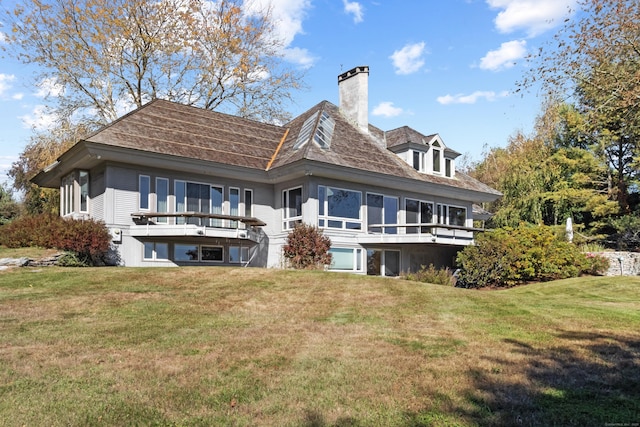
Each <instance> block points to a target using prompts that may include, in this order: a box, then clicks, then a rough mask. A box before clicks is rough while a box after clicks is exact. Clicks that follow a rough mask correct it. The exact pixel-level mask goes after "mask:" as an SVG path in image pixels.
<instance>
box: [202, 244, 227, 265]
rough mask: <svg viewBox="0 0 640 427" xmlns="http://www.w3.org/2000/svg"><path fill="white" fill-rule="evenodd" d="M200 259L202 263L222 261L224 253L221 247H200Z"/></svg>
mask: <svg viewBox="0 0 640 427" xmlns="http://www.w3.org/2000/svg"><path fill="white" fill-rule="evenodd" d="M200 254H201V257H200V259H201V260H202V261H217V262H222V261H224V251H223V249H222V246H202V247H201V248H200Z"/></svg>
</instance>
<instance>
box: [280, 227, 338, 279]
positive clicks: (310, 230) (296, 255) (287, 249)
mask: <svg viewBox="0 0 640 427" xmlns="http://www.w3.org/2000/svg"><path fill="white" fill-rule="evenodd" d="M330 248H331V239H329V237H327V236H325V235H323V234H322V230H320V229H319V228H318V227H315V226H313V225H308V224H298V225H297V226H296V227H295V228H294V229H293V230H291V232H290V233H289V235H288V236H287V243H286V244H285V245H284V247H283V248H282V250H283V253H284V257H285V258H286V259H287V261H288V262H289V266H291V267H293V268H295V269H318V268H324V266H326V265H330V264H331V254H330V253H329V249H330Z"/></svg>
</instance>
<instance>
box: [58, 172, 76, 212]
mask: <svg viewBox="0 0 640 427" xmlns="http://www.w3.org/2000/svg"><path fill="white" fill-rule="evenodd" d="M61 187H62V188H61V193H60V202H61V203H60V204H61V205H62V206H61V211H62V215H63V216H64V215H69V214H71V213H73V187H74V179H73V174H70V175H67V176H65V177H64V178H62V186H61Z"/></svg>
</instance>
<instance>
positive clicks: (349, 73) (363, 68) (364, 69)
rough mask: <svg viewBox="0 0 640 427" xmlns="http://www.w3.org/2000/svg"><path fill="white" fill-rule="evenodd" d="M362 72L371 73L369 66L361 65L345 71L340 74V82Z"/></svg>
mask: <svg viewBox="0 0 640 427" xmlns="http://www.w3.org/2000/svg"><path fill="white" fill-rule="evenodd" d="M360 73H367V74H369V66H368V65H361V66H359V67H355V68H353V69H351V70H349V71H347V72H345V73H342V74H340V75H339V76H338V83H340V82H342V81H344V80H346V79H348V78H350V77H353V76H355V75H356V74H360Z"/></svg>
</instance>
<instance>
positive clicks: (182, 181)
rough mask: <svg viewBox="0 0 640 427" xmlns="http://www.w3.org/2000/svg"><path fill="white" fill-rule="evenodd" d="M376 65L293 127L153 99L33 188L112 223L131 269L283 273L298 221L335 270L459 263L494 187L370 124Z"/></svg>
mask: <svg viewBox="0 0 640 427" xmlns="http://www.w3.org/2000/svg"><path fill="white" fill-rule="evenodd" d="M368 75H369V70H368V67H357V68H354V69H353V70H350V71H348V72H347V73H344V74H342V75H340V76H339V77H338V85H339V91H340V107H338V106H335V105H333V104H332V103H330V102H328V101H322V102H320V103H319V104H317V105H316V106H314V107H312V108H311V109H309V110H308V111H306V112H305V113H303V114H301V115H300V116H298V117H296V118H295V119H294V120H292V121H291V122H290V123H288V124H286V125H284V126H275V125H269V124H264V123H259V122H255V121H252V120H247V119H243V118H240V117H235V116H230V115H226V114H221V113H217V112H213V111H208V110H202V109H199V108H195V107H190V106H184V105H180V104H176V103H172V102H168V101H163V100H155V101H152V102H150V103H149V104H147V105H145V106H143V107H142V108H140V109H138V110H135V111H133V112H131V113H129V114H127V115H126V116H123V117H122V118H120V119H119V120H117V121H115V122H113V123H111V124H110V125H108V126H106V127H104V128H102V129H101V130H99V131H97V132H96V133H94V134H92V135H90V136H88V137H87V138H85V139H83V140H81V141H79V142H78V143H77V144H75V145H74V146H73V147H72V148H71V149H69V150H68V151H67V152H65V153H64V154H63V155H62V156H61V157H60V158H59V159H58V161H57V162H56V163H55V164H53V165H51V166H50V167H48V168H47V169H46V170H44V171H42V172H41V173H40V174H39V175H37V176H36V177H35V178H34V182H36V183H37V184H38V185H41V186H45V187H52V188H57V187H59V188H60V190H61V196H60V212H61V215H63V216H68V217H74V218H94V219H98V220H102V221H104V222H105V224H106V225H107V227H108V228H109V230H110V231H111V234H112V236H113V244H114V248H115V249H116V250H117V252H118V256H119V262H120V264H122V265H125V266H176V265H210V266H214V265H243V266H260V267H283V266H284V265H285V262H284V259H283V257H282V246H283V245H284V244H285V241H286V237H287V235H288V233H289V232H290V231H291V230H292V229H293V227H295V225H296V224H299V223H307V224H314V225H317V226H318V227H319V228H320V229H322V230H323V232H324V234H325V235H327V236H328V237H330V238H331V241H332V246H331V253H332V255H333V262H332V265H331V266H330V267H329V268H330V269H332V270H339V271H351V272H355V273H363V274H365V273H366V274H376V275H386V276H396V275H399V274H400V273H401V272H403V271H415V270H417V269H419V268H420V266H421V265H428V264H434V265H437V266H450V265H452V263H453V260H454V258H455V254H456V253H457V252H458V251H459V250H460V249H461V248H463V247H464V246H466V245H469V244H472V243H473V237H474V232H476V229H474V228H473V219H474V217H473V212H474V211H473V206H474V204H479V203H483V202H490V201H493V200H495V199H496V198H497V197H499V196H500V194H499V193H498V192H497V191H495V190H494V189H491V188H489V187H488V186H486V185H484V184H482V183H480V182H478V181H476V180H474V179H472V178H470V177H469V176H467V175H465V174H462V173H460V172H457V171H456V169H455V159H456V157H457V156H458V155H459V154H458V153H457V152H455V151H453V150H451V149H450V148H448V147H446V145H445V144H444V142H443V141H442V139H441V138H440V136H439V135H437V134H434V135H423V134H421V133H419V132H417V131H415V130H413V129H411V128H408V127H402V128H398V129H394V130H391V131H383V130H381V129H378V128H376V127H375V126H372V125H371V124H369V123H368V112H367V105H368V100H367V90H368Z"/></svg>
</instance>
